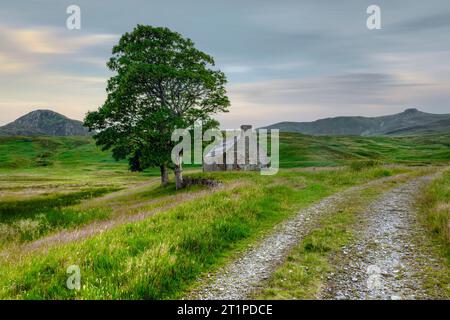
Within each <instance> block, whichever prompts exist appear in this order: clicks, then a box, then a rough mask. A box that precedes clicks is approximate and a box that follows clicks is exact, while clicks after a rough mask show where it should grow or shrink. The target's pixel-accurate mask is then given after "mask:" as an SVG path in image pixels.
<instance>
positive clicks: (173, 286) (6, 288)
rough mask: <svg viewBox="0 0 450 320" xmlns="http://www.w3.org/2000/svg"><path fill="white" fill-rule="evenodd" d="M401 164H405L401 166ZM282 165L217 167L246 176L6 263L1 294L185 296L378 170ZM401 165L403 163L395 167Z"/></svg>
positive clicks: (163, 297) (29, 295) (1, 277)
mask: <svg viewBox="0 0 450 320" xmlns="http://www.w3.org/2000/svg"><path fill="white" fill-rule="evenodd" d="M393 170H397V169H393ZM378 171H379V170H378V169H377V168H376V169H373V170H367V171H364V172H363V173H358V174H355V173H354V172H352V171H351V170H343V169H341V170H335V171H330V172H326V173H325V172H305V173H298V172H281V173H280V174H279V175H277V176H275V177H262V176H259V175H257V174H248V173H244V174H239V173H230V174H229V175H225V174H223V173H219V174H211V175H212V176H214V177H216V179H220V178H223V180H225V179H232V178H231V177H233V179H234V180H239V181H241V184H240V185H238V186H236V187H234V188H233V189H231V190H223V191H219V192H216V193H214V194H211V195H209V196H206V197H202V198H199V199H193V200H191V201H188V202H185V203H183V204H181V205H179V206H177V207H175V208H173V209H171V210H168V211H166V212H163V213H160V214H158V215H156V216H153V217H150V218H148V219H146V220H143V221H141V222H137V223H133V224H127V225H123V226H120V227H117V228H115V229H113V230H110V231H107V232H104V233H102V234H100V235H97V236H95V237H93V238H90V239H87V240H84V241H81V242H77V243H72V244H68V245H64V246H60V247H54V248H51V249H49V251H48V254H46V255H40V254H39V253H36V254H32V255H29V256H25V257H23V258H21V259H19V260H17V259H14V260H5V261H3V262H2V263H1V264H0V268H1V270H2V273H1V274H0V297H1V298H39V299H41V298H45V299H71V298H92V299H108V298H121V299H166V298H177V297H180V295H181V294H182V293H183V292H184V291H185V290H186V289H187V288H189V287H190V286H191V285H192V284H193V283H194V282H195V280H196V279H197V278H198V277H199V276H200V275H201V274H202V273H203V272H205V271H207V270H211V269H214V268H215V267H217V266H219V265H221V264H223V263H224V262H225V261H226V260H227V259H228V258H229V257H231V256H232V255H233V254H234V253H236V251H237V250H239V249H241V248H243V247H244V246H245V245H246V244H248V243H250V242H251V241H254V240H255V239H257V238H258V237H259V236H261V235H263V234H264V233H265V232H267V230H270V229H271V228H272V227H273V226H274V225H275V224H276V223H279V222H281V221H282V220H284V219H286V218H287V217H288V216H290V215H292V214H294V213H295V212H296V210H298V209H299V208H301V207H304V206H307V205H309V204H311V203H312V202H314V201H317V200H319V199H321V198H323V197H324V196H326V195H328V194H331V193H333V192H335V191H337V190H339V189H342V188H345V187H348V186H349V185H354V184H357V183H362V182H364V181H368V180H371V179H373V178H374V177H375V176H377V175H378ZM393 172H396V171H393ZM73 264H74V265H78V266H79V267H80V269H81V275H82V289H81V290H80V291H78V292H77V291H71V290H68V289H67V288H66V286H65V281H66V279H67V274H66V268H67V267H68V266H69V265H73Z"/></svg>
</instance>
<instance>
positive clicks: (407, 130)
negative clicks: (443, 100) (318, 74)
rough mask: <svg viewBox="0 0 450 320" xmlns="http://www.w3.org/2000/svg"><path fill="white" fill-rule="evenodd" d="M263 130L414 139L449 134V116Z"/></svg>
mask: <svg viewBox="0 0 450 320" xmlns="http://www.w3.org/2000/svg"><path fill="white" fill-rule="evenodd" d="M265 128H266V129H279V130H280V131H281V132H300V133H304V134H309V135H357V136H378V135H413V134H422V133H439V132H450V114H432V113H426V112H422V111H419V110H417V109H407V110H405V111H403V112H401V113H398V114H394V115H388V116H381V117H336V118H326V119H320V120H316V121H313V122H279V123H276V124H273V125H270V126H267V127H265Z"/></svg>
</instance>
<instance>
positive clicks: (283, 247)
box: [189, 176, 398, 300]
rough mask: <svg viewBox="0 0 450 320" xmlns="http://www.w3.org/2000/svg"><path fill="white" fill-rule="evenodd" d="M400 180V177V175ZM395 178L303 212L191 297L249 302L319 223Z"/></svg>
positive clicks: (350, 189) (321, 203)
mask: <svg viewBox="0 0 450 320" xmlns="http://www.w3.org/2000/svg"><path fill="white" fill-rule="evenodd" d="M397 177H398V176H397ZM393 178H394V177H388V178H383V179H379V180H376V181H373V182H370V183H368V184H365V185H364V186H357V187H352V188H349V189H347V190H345V191H343V192H340V193H337V194H334V195H332V196H329V197H327V198H325V199H323V200H321V201H320V202H318V203H316V204H314V205H312V206H310V207H308V208H306V209H304V210H302V211H300V212H299V213H298V214H297V215H295V216H294V217H293V218H291V219H288V220H287V221H285V222H283V223H282V224H280V225H278V226H277V227H276V228H275V230H274V232H273V233H271V234H270V235H269V236H267V237H266V238H264V239H263V240H262V241H261V242H260V243H259V244H258V245H256V246H254V247H251V248H250V249H249V250H248V251H246V252H244V253H243V254H242V256H241V257H240V258H238V259H237V260H235V261H233V262H232V263H230V264H229V265H227V266H225V267H224V268H222V269H220V270H219V271H218V272H216V273H215V274H214V275H212V276H208V278H209V281H206V283H205V284H203V285H202V286H201V287H200V288H199V289H197V290H194V291H193V292H191V293H190V294H189V298H192V299H204V300H226V299H236V300H238V299H245V298H246V297H248V295H249V294H250V293H251V292H253V291H254V290H256V289H257V288H259V287H260V286H261V284H263V283H264V280H266V279H268V278H269V277H270V275H271V274H272V272H273V271H274V270H275V268H276V267H277V266H278V265H279V264H280V263H282V262H283V261H284V260H285V258H286V256H287V254H288V253H289V251H290V249H291V248H292V247H293V246H295V245H296V244H298V243H299V242H300V241H301V240H302V239H303V238H304V237H305V236H306V235H307V233H308V232H309V231H310V230H311V229H312V227H313V226H314V225H315V223H316V222H317V221H318V220H319V219H320V217H322V216H323V215H325V214H326V213H328V212H332V210H333V209H335V208H337V207H338V205H339V204H340V203H341V202H343V201H344V200H345V199H346V198H347V197H348V196H351V195H352V194H353V193H354V192H356V191H358V190H361V189H363V188H365V187H367V186H369V185H371V184H373V183H382V182H383V181H387V180H391V179H393Z"/></svg>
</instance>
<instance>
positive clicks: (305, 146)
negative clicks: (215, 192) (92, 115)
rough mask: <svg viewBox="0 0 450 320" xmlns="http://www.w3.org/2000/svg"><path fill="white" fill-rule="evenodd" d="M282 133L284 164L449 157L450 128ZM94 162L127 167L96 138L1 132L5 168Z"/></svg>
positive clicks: (433, 160) (421, 160)
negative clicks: (384, 133) (392, 133)
mask: <svg viewBox="0 0 450 320" xmlns="http://www.w3.org/2000/svg"><path fill="white" fill-rule="evenodd" d="M280 138H281V139H280V165H281V167H282V168H293V167H310V166H337V165H345V164H348V163H350V162H352V161H355V160H379V161H381V162H385V163H402V164H412V165H415V164H419V165H420V164H438V163H445V162H447V163H448V162H449V161H450V133H449V134H439V135H423V136H407V137H349V136H345V137H340V136H326V137H325V136H322V137H317V136H309V135H303V134H299V133H282V134H281V137H280ZM92 165H94V166H96V167H97V166H99V165H100V166H106V167H109V168H111V167H115V168H117V169H119V168H120V169H119V170H123V171H124V172H126V170H127V169H126V161H121V162H120V163H116V162H115V161H114V159H113V158H112V155H111V153H110V152H108V151H101V149H100V147H98V146H96V145H95V142H94V140H93V139H92V138H91V137H0V170H2V169H3V170H5V169H6V170H10V169H14V170H16V169H24V168H36V169H37V168H39V167H52V166H56V167H59V168H62V167H65V168H72V169H73V168H74V167H79V168H82V167H86V168H87V167H90V166H92ZM156 171H157V170H156ZM156 171H155V172H156Z"/></svg>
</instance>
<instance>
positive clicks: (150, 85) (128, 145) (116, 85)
mask: <svg viewBox="0 0 450 320" xmlns="http://www.w3.org/2000/svg"><path fill="white" fill-rule="evenodd" d="M213 66H214V59H213V58H212V57H211V56H209V55H207V54H205V53H203V52H201V51H199V50H197V49H196V48H195V47H194V43H193V42H192V41H191V40H190V39H185V38H183V37H182V36H181V35H180V34H178V33H176V32H172V31H170V30H169V29H167V28H156V27H151V26H142V25H138V26H137V27H136V28H135V29H134V30H133V32H131V33H125V34H124V35H123V36H122V38H121V39H120V41H119V44H118V45H116V46H115V47H114V48H113V56H112V57H111V59H110V60H109V62H108V67H109V68H110V69H111V70H112V71H113V72H115V73H116V75H114V76H113V77H112V78H111V79H110V80H109V81H108V86H107V93H108V96H107V99H106V101H105V103H104V104H103V106H101V107H100V108H99V110H98V111H95V112H89V113H88V114H87V116H86V118H85V125H86V126H87V127H89V128H90V129H91V130H96V131H97V133H96V134H95V135H94V138H95V139H96V142H97V144H98V145H101V146H102V147H103V149H104V150H106V149H112V152H113V156H114V158H115V159H125V158H128V160H129V166H130V169H131V170H135V171H142V170H144V169H145V168H148V167H159V168H160V170H161V182H162V184H163V185H165V184H167V178H168V174H167V168H172V169H173V170H174V172H175V176H176V186H177V188H180V187H182V185H183V178H182V167H181V162H179V163H172V162H171V151H172V148H173V147H174V142H172V141H171V134H172V132H173V131H174V130H175V129H177V128H180V129H181V128H189V127H191V126H193V124H194V123H195V122H196V121H202V122H203V123H205V124H209V125H211V124H213V123H216V122H215V121H214V120H213V119H212V118H211V116H212V115H213V114H215V113H217V112H227V111H228V106H229V105H230V102H229V100H228V98H227V96H226V90H225V84H226V77H225V75H224V74H223V72H221V71H219V70H215V69H213ZM180 157H181V155H180Z"/></svg>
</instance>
